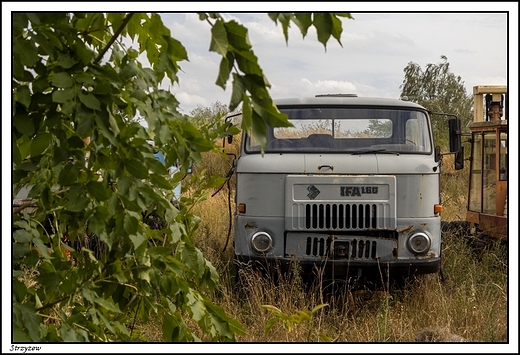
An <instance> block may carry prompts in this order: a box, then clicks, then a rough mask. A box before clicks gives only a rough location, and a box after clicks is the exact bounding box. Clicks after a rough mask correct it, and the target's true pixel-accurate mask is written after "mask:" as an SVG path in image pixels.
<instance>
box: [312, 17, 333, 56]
mask: <svg viewBox="0 0 520 355" xmlns="http://www.w3.org/2000/svg"><path fill="white" fill-rule="evenodd" d="M313 25H314V27H316V32H317V33H318V41H320V43H322V44H323V46H324V47H325V48H327V41H328V40H329V38H330V35H331V34H332V20H331V15H330V14H329V13H314V20H313Z"/></svg>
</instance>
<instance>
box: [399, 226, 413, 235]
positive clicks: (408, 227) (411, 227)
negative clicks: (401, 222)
mask: <svg viewBox="0 0 520 355" xmlns="http://www.w3.org/2000/svg"><path fill="white" fill-rule="evenodd" d="M412 229H413V225H409V226H407V227H403V228H401V229H398V230H397V232H399V233H406V232H410V231H411V230H412Z"/></svg>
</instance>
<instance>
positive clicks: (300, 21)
mask: <svg viewBox="0 0 520 355" xmlns="http://www.w3.org/2000/svg"><path fill="white" fill-rule="evenodd" d="M293 22H294V23H295V24H296V26H298V28H299V29H300V32H301V33H302V35H303V38H305V36H306V35H307V31H308V29H309V27H311V25H312V17H311V14H310V13H298V12H297V13H295V14H294V19H293Z"/></svg>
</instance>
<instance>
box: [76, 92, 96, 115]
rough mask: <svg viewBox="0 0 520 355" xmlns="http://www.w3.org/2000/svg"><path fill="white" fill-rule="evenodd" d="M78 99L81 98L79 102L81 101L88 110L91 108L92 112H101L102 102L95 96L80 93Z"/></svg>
mask: <svg viewBox="0 0 520 355" xmlns="http://www.w3.org/2000/svg"><path fill="white" fill-rule="evenodd" d="M78 97H79V101H81V103H82V104H83V105H85V106H87V107H88V108H90V109H92V110H98V111H100V110H101V105H100V102H99V100H98V99H97V98H96V97H95V96H94V95H92V94H84V93H80V94H79V95H78Z"/></svg>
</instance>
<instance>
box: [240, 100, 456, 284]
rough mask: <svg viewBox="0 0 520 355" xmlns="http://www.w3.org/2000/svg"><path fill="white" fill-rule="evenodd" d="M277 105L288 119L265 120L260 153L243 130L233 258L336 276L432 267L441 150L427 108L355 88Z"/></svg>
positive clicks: (437, 242) (436, 255)
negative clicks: (279, 124)
mask: <svg viewBox="0 0 520 355" xmlns="http://www.w3.org/2000/svg"><path fill="white" fill-rule="evenodd" d="M275 104H276V106H277V107H278V109H279V110H280V111H281V112H282V113H285V114H286V115H287V116H288V119H289V121H290V122H291V123H292V125H293V126H292V127H288V128H287V127H286V128H272V127H267V146H266V147H265V149H264V150H263V149H262V148H261V146H260V144H259V142H257V141H255V139H254V138H253V137H251V136H249V135H247V134H245V133H244V135H243V137H242V144H241V151H240V156H239V158H238V159H237V161H236V205H237V213H236V219H235V237H234V238H235V239H234V248H235V257H236V259H237V260H238V261H239V262H241V263H248V262H252V263H253V264H260V265H263V266H267V267H269V268H270V267H280V268H281V269H282V270H288V269H289V268H292V265H294V262H296V263H297V265H299V268H300V270H301V271H303V272H304V273H305V274H307V275H310V274H312V273H313V272H314V271H319V272H323V273H325V274H326V275H328V276H329V277H332V278H335V279H339V278H346V277H348V276H349V275H353V276H361V275H366V276H368V275H374V274H375V275H381V274H383V275H386V274H389V275H390V277H392V275H400V276H403V275H411V274H421V273H422V274H424V273H434V272H437V271H439V269H440V265H441V228H440V226H441V216H440V213H441V211H442V205H441V201H440V191H439V190H440V184H439V178H440V163H441V154H440V150H439V148H435V147H434V143H433V137H432V128H431V121H430V114H429V112H428V110H426V109H425V108H424V107H422V106H420V105H418V104H415V103H412V102H408V101H406V100H396V99H376V98H361V97H357V96H356V95H317V96H316V97H312V98H300V99H284V100H278V101H276V100H275ZM459 138H460V137H459Z"/></svg>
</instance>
